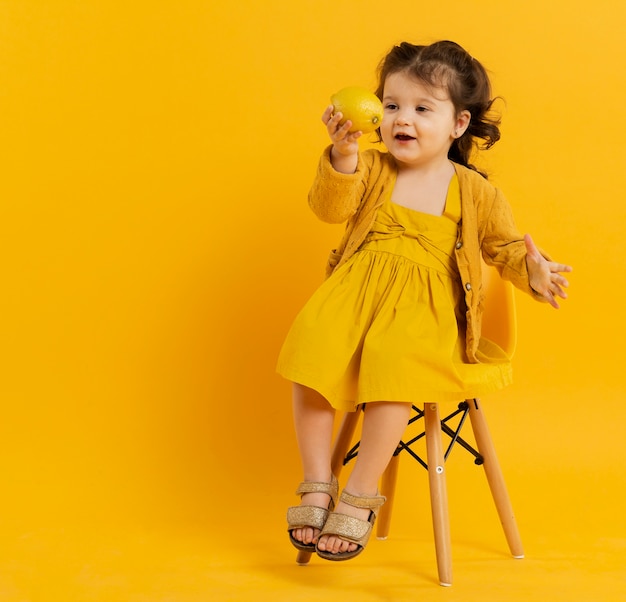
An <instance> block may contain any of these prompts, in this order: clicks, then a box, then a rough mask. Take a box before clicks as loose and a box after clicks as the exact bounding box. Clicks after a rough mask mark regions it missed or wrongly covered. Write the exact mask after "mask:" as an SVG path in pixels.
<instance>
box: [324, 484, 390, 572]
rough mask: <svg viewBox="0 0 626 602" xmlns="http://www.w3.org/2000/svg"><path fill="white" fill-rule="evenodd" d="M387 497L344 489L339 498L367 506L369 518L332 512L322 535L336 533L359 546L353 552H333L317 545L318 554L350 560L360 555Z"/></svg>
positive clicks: (328, 557)
mask: <svg viewBox="0 0 626 602" xmlns="http://www.w3.org/2000/svg"><path fill="white" fill-rule="evenodd" d="M386 499H387V498H385V496H383V495H374V496H361V495H352V494H350V493H348V492H346V491H343V492H342V494H341V497H340V498H339V500H340V501H342V502H344V503H345V504H348V505H350V506H354V507H355V508H367V509H368V510H369V511H370V515H369V518H368V520H361V519H360V518H354V517H353V516H348V515H347V514H338V513H337V512H332V513H331V514H330V515H329V516H328V519H327V520H326V524H325V525H324V528H323V529H322V532H321V533H320V537H321V536H322V535H335V536H337V537H339V538H341V539H343V540H345V541H349V542H351V543H355V544H357V546H358V547H357V549H356V550H354V551H352V552H338V553H337V554H333V553H332V552H327V551H326V550H320V549H319V548H318V547H317V546H315V551H316V552H317V555H318V556H320V557H321V558H325V559H326V560H350V559H351V558H354V557H355V556H358V555H359V554H360V553H361V552H362V551H363V550H364V549H365V545H366V544H367V542H368V540H369V538H370V534H371V533H372V528H373V526H374V523H375V522H376V516H377V515H378V511H379V510H380V507H381V506H382V505H383V504H384V503H385V501H386ZM318 541H319V537H318Z"/></svg>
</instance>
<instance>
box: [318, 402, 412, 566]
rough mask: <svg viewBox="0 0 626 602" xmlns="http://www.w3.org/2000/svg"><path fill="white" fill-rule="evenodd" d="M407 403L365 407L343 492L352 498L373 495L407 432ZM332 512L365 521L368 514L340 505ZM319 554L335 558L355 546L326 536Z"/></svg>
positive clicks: (320, 543)
mask: <svg viewBox="0 0 626 602" xmlns="http://www.w3.org/2000/svg"><path fill="white" fill-rule="evenodd" d="M410 413H411V404H410V403H396V402H393V403H392V402H376V403H368V404H367V405H366V407H365V413H364V416H363V432H362V434H361V445H360V446H359V455H358V456H357V459H356V463H355V465H354V469H353V470H352V473H351V474H350V477H349V478H348V482H347V483H346V486H345V490H346V491H347V492H349V493H351V494H353V495H368V496H369V495H376V494H377V493H378V482H379V480H380V477H381V476H382V474H383V472H384V471H385V468H386V467H387V464H388V463H389V460H391V456H392V455H393V452H394V451H395V450H396V447H397V446H398V443H399V441H400V439H401V438H402V434H403V433H404V430H405V429H406V426H407V423H408V421H409V416H410ZM335 512H338V513H340V514H347V515H349V516H354V517H356V518H360V519H362V520H367V519H368V517H369V513H370V511H369V510H367V509H359V508H354V507H353V506H349V505H346V504H343V503H342V502H339V504H337V507H336V508H335ZM317 545H318V547H319V549H320V550H325V551H328V552H332V553H333V554H337V553H338V552H351V551H353V550H355V549H356V547H357V546H356V545H355V544H353V543H350V542H347V541H345V540H343V539H341V538H339V537H335V536H332V535H325V536H324V537H322V538H320V541H319V543H318V544H317Z"/></svg>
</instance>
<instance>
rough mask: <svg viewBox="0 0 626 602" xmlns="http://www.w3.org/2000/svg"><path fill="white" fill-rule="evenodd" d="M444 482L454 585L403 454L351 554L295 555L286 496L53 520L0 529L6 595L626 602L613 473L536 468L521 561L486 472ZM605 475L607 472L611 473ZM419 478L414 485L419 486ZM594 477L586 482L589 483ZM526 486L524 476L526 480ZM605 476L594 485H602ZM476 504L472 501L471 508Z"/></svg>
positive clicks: (625, 560)
mask: <svg viewBox="0 0 626 602" xmlns="http://www.w3.org/2000/svg"><path fill="white" fill-rule="evenodd" d="M457 464H459V466H458V467H456V465H455V467H454V468H452V469H451V470H449V473H452V474H451V475H449V476H450V479H453V478H454V472H455V471H456V470H470V471H471V470H476V476H473V477H472V478H471V479H470V481H469V485H467V483H466V484H465V485H464V491H459V490H458V488H457V487H455V486H454V483H451V486H450V497H451V507H450V515H451V522H452V531H453V532H452V539H453V556H454V585H453V586H452V587H451V588H443V587H441V586H439V585H438V582H437V578H436V567H435V560H434V550H433V543H432V533H431V530H430V529H431V527H430V522H429V516H428V512H429V510H428V506H427V501H426V499H425V497H424V495H425V494H424V495H422V493H418V494H417V495H415V494H414V493H411V492H409V491H408V489H410V487H411V486H410V485H409V482H410V481H415V482H416V483H418V484H419V487H420V490H423V488H424V487H425V486H426V482H425V480H424V479H425V473H424V474H422V473H421V472H420V471H422V470H423V469H421V468H419V469H418V467H417V465H415V466H413V465H410V466H409V465H408V464H407V462H405V461H403V463H402V465H401V471H402V472H401V475H402V477H403V479H404V480H403V481H401V482H400V485H399V490H398V498H397V502H396V503H397V505H396V509H395V511H394V520H393V523H392V531H391V534H390V537H389V539H388V540H386V541H379V540H376V539H373V540H372V541H371V543H370V545H369V547H368V549H367V550H366V551H365V552H364V553H363V554H362V555H361V556H360V557H359V558H357V559H355V560H353V561H352V562H343V563H329V562H325V561H322V560H321V559H318V558H317V557H315V556H314V557H313V559H312V561H311V563H310V565H309V566H307V567H299V566H297V565H295V563H294V558H295V554H294V550H293V549H292V548H291V547H290V545H289V543H288V541H287V537H286V535H285V530H284V522H283V521H284V516H283V515H284V505H283V504H288V503H291V502H292V499H291V498H290V496H289V494H288V493H287V494H286V493H285V492H275V495H272V492H271V491H268V492H265V493H266V494H267V495H266V496H265V497H264V499H263V500H262V501H261V505H260V507H259V508H258V509H257V511H255V510H254V509H253V508H252V507H251V506H249V505H248V504H247V503H244V501H241V502H234V501H233V500H227V503H226V504H224V505H222V506H221V511H220V512H218V513H215V514H214V515H213V518H214V520H212V517H211V516H210V514H211V513H210V512H209V511H207V516H206V519H205V521H203V523H202V524H199V523H196V524H191V522H188V523H187V524H183V523H184V521H180V520H178V521H177V524H174V521H167V520H161V521H160V522H158V523H157V522H151V521H143V522H142V521H140V520H134V521H128V522H127V523H124V522H122V521H112V522H111V523H110V524H103V523H101V524H96V522H95V521H94V522H93V523H91V522H89V521H84V520H83V521H81V523H80V524H78V521H76V522H74V523H72V522H71V521H65V524H63V521H54V520H49V521H48V524H44V523H43V522H41V521H40V522H39V524H37V525H33V524H31V525H27V523H26V522H25V521H22V524H21V525H19V524H13V525H9V524H5V525H2V530H1V539H0V600H2V602H31V601H32V602H39V601H42V602H43V601H46V602H47V601H54V602H56V601H63V602H74V601H76V602H79V601H80V602H86V601H89V602H91V601H93V602H100V601H102V602H117V601H118V600H119V601H124V602H196V601H201V600H202V601H204V600H210V601H226V600H233V601H240V600H241V601H245V600H266V599H267V600H272V601H276V602H280V601H285V602H287V601H288V602H296V601H299V600H303V601H305V600H306V601H308V600H311V601H313V600H322V599H335V600H339V599H346V600H359V602H368V601H382V600H384V601H402V600H407V601H408V600H419V599H426V600H444V599H445V600H448V601H455V602H461V601H472V602H474V601H479V600H480V601H481V602H488V601H504V600H506V601H507V602H512V601H516V600H520V601H521V600H524V601H537V602H539V601H541V602H544V601H549V602H557V601H561V600H562V601H567V602H571V601H577V600H581V601H582V600H585V601H593V602H599V601H618V600H624V599H626V529H625V528H624V523H625V521H624V518H623V511H622V509H621V508H622V502H621V499H617V498H615V497H613V496H612V495H611V490H612V488H613V487H614V483H612V482H611V481H610V480H609V479H607V480H603V478H602V477H597V476H596V477H592V476H590V474H589V473H585V472H576V473H574V474H571V475H561V476H560V477H559V478H558V479H552V478H551V477H549V475H548V472H547V471H544V472H543V473H541V478H539V477H538V480H537V481H536V483H535V484H536V486H537V494H536V495H532V496H531V495H528V494H527V492H526V493H525V492H524V491H519V490H518V487H517V485H518V484H521V481H518V479H517V476H516V473H515V471H512V474H511V477H512V478H511V479H509V481H510V489H511V491H512V492H513V493H515V495H514V502H515V506H516V513H517V516H518V522H519V523H520V528H521V531H522V535H523V540H524V544H525V550H526V558H525V559H523V560H515V559H512V558H511V557H509V555H508V553H507V549H506V544H505V541H504V538H503V536H502V533H501V531H500V527H499V525H498V524H497V518H496V517H495V511H494V509H493V506H492V504H491V500H490V498H489V496H488V493H487V492H486V491H485V489H486V484H485V483H484V482H483V477H482V474H481V469H479V468H474V467H473V466H472V465H471V463H470V464H469V468H468V466H467V465H464V466H463V467H462V468H461V466H460V463H459V462H457ZM607 476H608V475H607ZM420 481H421V482H420ZM594 481H595V482H594ZM524 482H527V480H526V481H524ZM602 482H603V483H604V484H603V485H600V483H602ZM469 499H471V500H472V503H471V504H470V503H468V500H469Z"/></svg>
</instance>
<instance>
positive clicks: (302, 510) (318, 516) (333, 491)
mask: <svg viewBox="0 0 626 602" xmlns="http://www.w3.org/2000/svg"><path fill="white" fill-rule="evenodd" d="M305 493H326V494H328V495H329V496H330V503H329V504H328V508H320V507H319V506H292V507H291V508H288V509H287V523H288V525H289V526H288V527H287V529H288V531H289V540H290V541H291V543H292V544H293V545H294V547H295V548H297V549H298V550H300V551H302V552H314V551H315V544H314V543H302V542H301V541H299V540H297V539H296V538H295V537H294V536H293V530H294V529H305V528H307V527H312V528H313V529H320V530H321V529H322V527H323V526H324V524H325V523H326V519H327V518H328V514H329V511H331V510H333V509H334V508H335V504H336V502H337V495H338V494H339V485H338V483H337V478H336V477H335V475H332V477H331V481H330V483H315V482H307V481H304V482H302V483H300V486H299V487H298V489H297V490H296V495H299V496H303V495H304V494H305Z"/></svg>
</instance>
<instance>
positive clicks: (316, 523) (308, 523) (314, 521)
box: [287, 506, 328, 531]
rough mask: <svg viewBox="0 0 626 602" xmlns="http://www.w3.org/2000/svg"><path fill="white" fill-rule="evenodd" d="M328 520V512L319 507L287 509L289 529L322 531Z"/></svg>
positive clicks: (293, 507)
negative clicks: (308, 528) (307, 528)
mask: <svg viewBox="0 0 626 602" xmlns="http://www.w3.org/2000/svg"><path fill="white" fill-rule="evenodd" d="M327 518H328V510H326V508H319V507H318V506H292V507H291V508H288V509H287V523H288V527H287V529H288V530H289V531H292V530H293V529H304V528H306V527H313V528H314V529H321V528H322V527H323V526H324V524H325V523H326V519H327Z"/></svg>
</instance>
